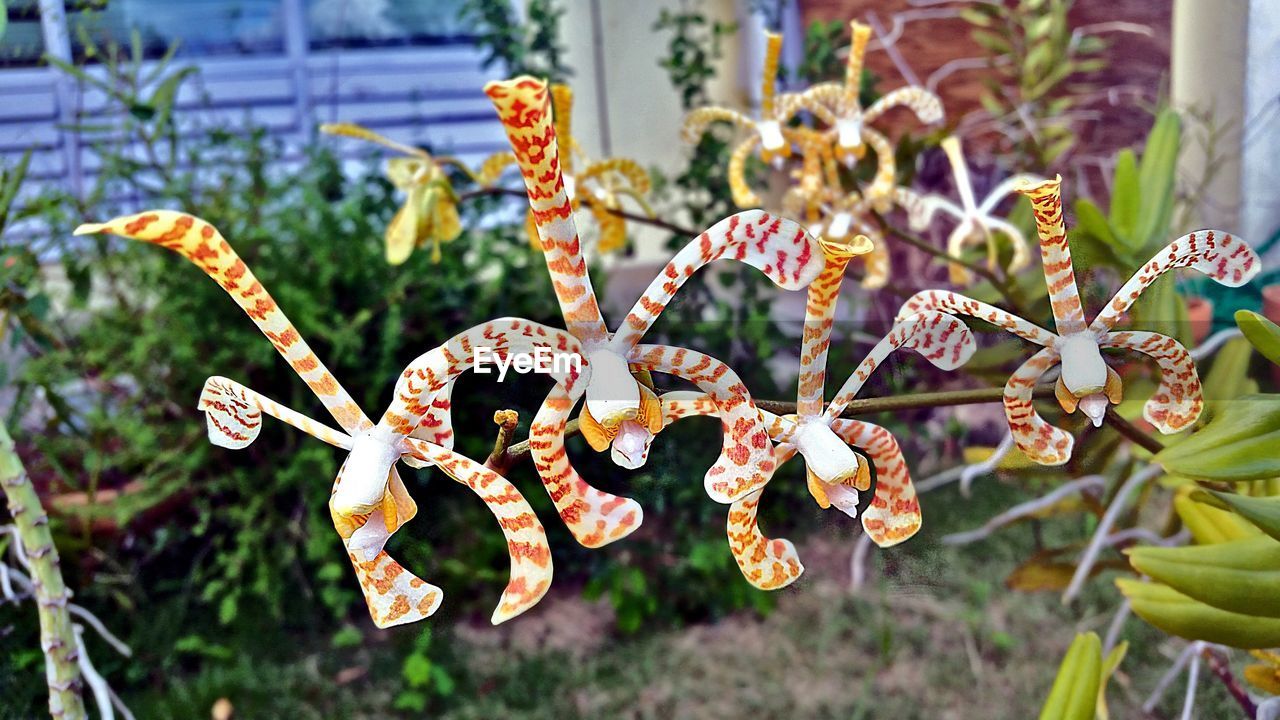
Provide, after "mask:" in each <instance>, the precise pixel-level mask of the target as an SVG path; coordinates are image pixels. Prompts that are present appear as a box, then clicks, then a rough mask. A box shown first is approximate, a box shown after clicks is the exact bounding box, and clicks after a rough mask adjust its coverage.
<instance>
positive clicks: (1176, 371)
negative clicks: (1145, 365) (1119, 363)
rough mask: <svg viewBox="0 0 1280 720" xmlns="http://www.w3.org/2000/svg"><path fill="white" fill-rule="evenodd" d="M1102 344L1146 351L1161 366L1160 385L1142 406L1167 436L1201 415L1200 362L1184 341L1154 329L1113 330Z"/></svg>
mask: <svg viewBox="0 0 1280 720" xmlns="http://www.w3.org/2000/svg"><path fill="white" fill-rule="evenodd" d="M1099 344H1100V345H1101V346H1102V347H1113V348H1125V349H1126V350H1133V351H1134V352H1139V353H1142V354H1143V355H1146V356H1148V357H1150V358H1151V359H1153V360H1155V361H1156V364H1157V365H1158V366H1159V367H1160V387H1158V388H1156V392H1155V394H1154V395H1152V396H1151V399H1149V400H1147V402H1146V404H1145V405H1143V407H1142V416H1143V417H1144V418H1146V420H1147V422H1149V423H1151V425H1152V426H1154V427H1155V428H1156V429H1157V430H1159V431H1160V432H1162V433H1165V434H1166V435H1167V434H1169V433H1175V432H1179V431H1181V430H1185V429H1187V428H1188V427H1190V426H1191V424H1192V423H1194V422H1195V421H1196V420H1197V419H1199V417H1200V411H1201V410H1202V409H1203V408H1204V401H1203V399H1202V397H1201V392H1200V375H1199V373H1197V372H1196V361H1195V359H1194V358H1192V357H1191V353H1189V352H1187V349H1186V348H1185V347H1183V346H1182V343H1180V342H1178V341H1177V340H1174V339H1173V338H1171V337H1168V336H1167V335H1160V334H1159V333H1151V332H1137V331H1125V332H1112V333H1107V334H1106V335H1104V336H1102V339H1101V340H1100V341H1099Z"/></svg>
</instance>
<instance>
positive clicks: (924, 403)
mask: <svg viewBox="0 0 1280 720" xmlns="http://www.w3.org/2000/svg"><path fill="white" fill-rule="evenodd" d="M664 392H666V391H665V390H663V391H659V392H658V394H659V395H662V394H663V393H664ZM1032 397H1036V398H1048V397H1053V385H1052V384H1051V383H1045V384H1043V385H1038V386H1036V388H1035V390H1034V391H1033V395H1032ZM1003 399H1004V388H998V387H995V388H977V389H974V390H946V391H941V392H929V393H911V394H908V395H894V396H890V397H882V398H860V399H854V400H851V401H850V402H849V404H848V406H846V407H845V409H844V412H843V413H841V414H840V417H843V418H851V417H857V416H859V415H870V414H872V413H879V412H890V411H895V410H917V409H921V408H936V407H951V406H954V405H978V404H982V403H993V402H1002V401H1003ZM755 404H756V407H757V408H760V409H761V410H768V411H769V412H771V413H774V414H777V415H786V414H788V413H794V412H795V411H796V404H795V403H793V402H784V401H781V400H756V401H755ZM499 432H501V431H499ZM578 432H579V430H578V420H577V418H575V419H573V420H570V421H569V422H568V423H567V424H566V425H565V427H564V436H565V437H572V436H574V435H577V434H578ZM499 439H501V435H500V436H499ZM496 450H497V448H496V447H495V452H496ZM528 454H529V441H528V440H524V441H522V442H518V443H515V444H514V445H511V446H510V447H508V448H507V450H506V453H505V455H504V456H503V458H502V462H501V466H502V467H511V465H512V464H513V463H514V462H515V461H517V460H519V459H520V458H522V457H524V456H525V455H528ZM492 457H493V456H492V455H491V456H490V458H492Z"/></svg>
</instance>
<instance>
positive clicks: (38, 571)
mask: <svg viewBox="0 0 1280 720" xmlns="http://www.w3.org/2000/svg"><path fill="white" fill-rule="evenodd" d="M0 490H3V491H4V494H5V495H6V496H7V497H8V500H9V513H10V514H11V515H13V521H14V526H15V527H17V529H18V539H19V540H20V544H21V546H22V548H21V549H22V553H23V555H24V556H25V557H26V558H27V561H28V563H29V564H30V567H31V582H32V585H33V586H34V590H35V600H36V609H37V611H38V612H39V614H40V644H41V646H42V649H43V650H44V656H45V676H46V679H47V681H48V684H49V714H50V715H51V716H53V717H55V718H59V719H60V720H63V719H74V720H80V719H81V718H84V717H85V709H84V701H83V699H82V698H81V697H80V684H81V680H80V667H79V665H78V664H77V655H78V654H79V649H78V648H79V643H78V641H77V639H76V636H75V632H74V631H73V629H72V627H71V615H70V613H69V612H68V611H67V599H68V598H69V597H70V596H71V593H69V592H68V591H67V588H66V585H64V584H63V581H62V571H61V570H60V569H59V568H58V549H57V547H55V546H54V544H53V537H52V536H51V535H50V534H49V516H48V515H46V514H45V511H44V508H43V507H42V506H41V505H40V497H39V496H38V495H37V494H36V490H35V488H34V487H32V485H31V480H30V479H29V478H28V477H27V471H26V469H25V468H23V466H22V460H21V459H20V458H19V457H18V453H17V452H16V451H15V450H14V447H13V440H12V439H11V438H10V437H9V433H8V431H7V430H6V429H5V427H4V425H3V424H0Z"/></svg>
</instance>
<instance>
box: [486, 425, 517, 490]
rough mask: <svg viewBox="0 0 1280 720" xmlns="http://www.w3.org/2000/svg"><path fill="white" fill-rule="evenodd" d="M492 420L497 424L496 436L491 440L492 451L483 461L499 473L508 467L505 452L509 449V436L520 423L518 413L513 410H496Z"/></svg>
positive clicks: (510, 436) (513, 433)
mask: <svg viewBox="0 0 1280 720" xmlns="http://www.w3.org/2000/svg"><path fill="white" fill-rule="evenodd" d="M493 422H494V423H495V424H496V425H497V426H498V437H497V438H495V439H494V441H493V451H492V452H490V453H489V457H488V459H486V460H485V461H484V465H485V467H487V468H489V469H491V470H494V471H495V472H497V473H499V474H501V473H504V472H506V471H507V468H508V467H509V464H508V460H509V458H508V455H507V452H508V451H509V450H510V449H511V438H512V436H513V435H515V432H516V426H517V425H519V424H520V414H519V413H517V412H516V411H515V410H498V411H497V412H495V413H494V414H493Z"/></svg>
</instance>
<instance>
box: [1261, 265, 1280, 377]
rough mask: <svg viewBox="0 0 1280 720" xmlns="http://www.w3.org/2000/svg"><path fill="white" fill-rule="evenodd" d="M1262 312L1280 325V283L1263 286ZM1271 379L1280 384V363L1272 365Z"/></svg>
mask: <svg viewBox="0 0 1280 720" xmlns="http://www.w3.org/2000/svg"><path fill="white" fill-rule="evenodd" d="M1262 314H1263V315H1265V316H1266V318H1267V319H1268V320H1270V321H1271V322H1273V323H1276V324H1277V325H1280V285H1268V286H1266V287H1264V288H1262ZM1271 381H1272V382H1273V383H1275V384H1276V385H1278V386H1280V365H1272V366H1271Z"/></svg>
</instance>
